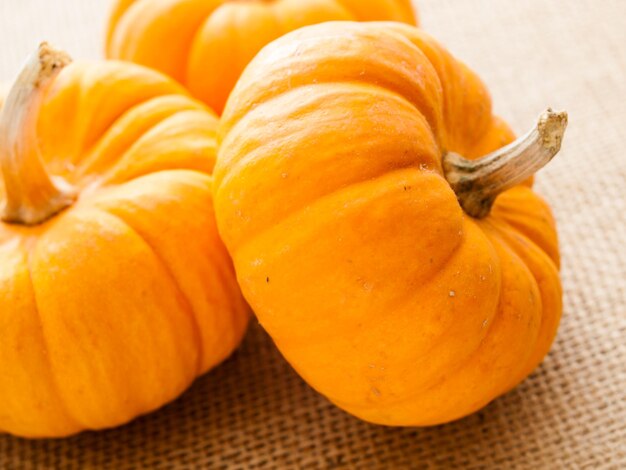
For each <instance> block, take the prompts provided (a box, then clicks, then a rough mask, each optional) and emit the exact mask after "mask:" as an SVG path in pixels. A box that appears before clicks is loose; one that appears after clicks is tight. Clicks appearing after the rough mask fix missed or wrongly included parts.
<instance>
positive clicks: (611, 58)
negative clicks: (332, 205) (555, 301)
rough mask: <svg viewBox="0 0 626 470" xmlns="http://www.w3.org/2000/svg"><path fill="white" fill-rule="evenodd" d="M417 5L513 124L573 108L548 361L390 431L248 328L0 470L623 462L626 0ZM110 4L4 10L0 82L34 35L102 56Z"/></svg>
mask: <svg viewBox="0 0 626 470" xmlns="http://www.w3.org/2000/svg"><path fill="white" fill-rule="evenodd" d="M420 8H421V13H422V19H423V25H424V27H425V28H427V29H428V30H430V31H431V32H433V33H434V34H435V35H436V36H438V37H439V38H440V39H441V40H442V41H443V42H444V43H446V44H447V45H448V47H449V48H450V49H451V50H452V51H453V52H454V53H455V54H456V55H457V56H459V57H461V58H463V59H464V60H465V61H466V62H468V63H469V64H470V65H471V66H472V67H473V68H475V69H476V70H477V71H479V72H480V73H481V75H482V76H483V77H484V79H485V81H486V82H487V83H488V84H489V86H490V88H491V91H492V93H493V97H494V102H495V106H496V110H497V111H498V112H499V113H500V114H502V115H503V116H504V117H505V118H506V119H508V120H509V121H510V122H511V123H512V124H513V126H514V127H515V128H516V129H517V130H518V131H523V130H525V129H526V128H527V127H528V126H529V125H530V124H531V123H532V122H533V121H534V118H535V116H536V115H537V114H538V113H539V112H540V111H542V110H543V108H544V107H545V106H546V105H552V106H555V107H557V108H565V109H567V110H569V112H570V116H571V125H570V129H569V132H568V136H567V142H566V144H565V147H564V150H563V153H562V154H561V155H560V156H559V157H558V159H557V160H556V161H555V162H554V163H553V164H552V165H551V166H550V167H549V168H548V169H547V170H545V171H544V172H542V173H541V175H540V177H539V179H538V189H539V191H540V192H541V193H543V194H544V195H545V197H546V198H547V199H548V200H549V201H550V202H551V203H552V205H553V207H554V210H555V213H556V215H557V217H558V220H559V225H560V233H561V237H562V248H563V259H564V263H563V281H564V285H565V314H564V318H563V322H562V326H561V330H560V332H559V336H558V339H557V342H556V344H555V346H554V348H553V351H552V352H551V354H550V356H549V357H548V358H547V360H546V361H545V363H544V364H543V366H542V367H541V368H540V369H539V370H538V371H536V373H535V374H534V375H533V376H532V377H531V378H529V379H528V380H526V381H525V382H524V383H523V384H522V385H521V386H520V387H518V388H517V389H516V390H514V391H513V392H511V393H509V394H508V395H507V396H505V397H503V398H501V399H499V400H497V401H495V402H494V403H493V404H491V405H490V406H489V407H487V408H486V409H485V410H483V411H481V412H480V413H478V414H476V415H474V416H471V417H469V418H467V419H464V420H462V421H460V422H456V423H452V424H449V425H446V426H440V427H436V428H431V429H389V428H383V427H377V426H371V425H368V424H365V423H362V422H359V421H358V420H356V419H354V418H352V417H350V416H348V415H346V414H344V413H343V412H342V411H340V410H338V409H336V408H335V407H333V406H332V405H331V404H329V403H328V402H327V401H326V400H325V399H324V398H323V397H321V396H319V395H317V394H316V393H315V392H313V391H312V390H311V389H310V388H309V387H308V386H307V385H306V384H304V383H303V382H302V380H301V379H300V378H299V377H298V376H297V375H296V374H295V373H294V372H293V371H292V370H291V368H290V367H289V365H288V364H286V363H285V361H284V360H283V359H282V358H281V357H280V356H279V354H278V353H277V352H276V350H275V349H274V347H273V346H272V343H271V341H270V340H269V338H268V337H267V336H266V335H265V334H264V333H263V332H262V331H261V330H260V328H259V327H258V326H256V325H255V326H253V327H252V328H251V331H250V334H249V335H248V337H247V340H246V341H245V343H244V345H243V346H242V348H241V349H240V350H239V352H237V353H236V354H235V356H234V357H232V358H231V359H230V360H229V361H228V362H227V363H226V364H224V365H223V366H221V367H220V368H218V369H217V370H215V371H214V372H212V373H211V374H209V375H208V376H206V377H204V378H202V379H201V380H199V381H198V382H197V383H196V385H195V386H194V387H193V388H192V389H191V390H190V391H189V392H188V393H187V394H186V395H185V396H183V397H182V398H181V399H180V400H178V401H177V402H176V403H174V404H172V405H170V406H169V407H167V408H165V409H164V410H162V411H160V412H157V413H155V414H153V415H151V416H148V417H145V418H142V419H140V420H138V421H136V422H134V423H132V424H130V425H128V426H126V427H124V428H122V429H118V430H113V431H108V432H103V433H90V434H84V435H81V436H78V437H76V438H72V439H68V440H61V441H39V442H28V441H23V440H18V439H14V438H11V437H0V468H3V469H5V468H6V469H13V468H16V469H17V468H19V469H30V468H60V469H75V468H76V469H78V468H112V469H131V468H224V469H226V468H234V469H237V468H242V469H244V468H267V469H271V468H281V469H283V468H284V469H289V468H311V469H315V468H374V469H375V468H383V469H384V468H389V469H403V468H415V469H422V468H424V469H431V468H432V469H434V468H444V469H447V468H468V469H479V468H504V469H579V468H589V469H592V468H593V469H596V468H602V469H618V468H626V151H625V149H626V25H625V24H624V23H625V22H626V1H625V0H602V1H596V0H568V1H565V0H524V1H513V0H510V1H502V0H421V5H420ZM106 9H107V0H87V1H86V0H55V1H52V2H51V1H47V0H0V47H1V49H0V50H1V55H0V79H2V80H6V79H8V78H10V77H11V75H12V74H13V73H14V72H15V71H16V69H17V67H18V65H19V64H20V63H21V62H22V60H23V57H24V55H25V54H26V53H27V52H29V51H30V50H32V49H33V48H34V47H35V45H36V43H37V42H38V41H39V40H40V39H43V38H46V39H50V40H51V41H53V42H55V43H56V44H59V45H61V46H63V47H65V48H67V49H68V50H70V51H72V52H73V53H74V55H75V56H78V57H81V56H93V57H97V56H98V55H99V51H100V44H99V43H100V38H101V35H98V34H97V33H98V32H99V29H101V26H102V23H103V21H104V14H105V11H106ZM0 341H1V338H0ZM0 373H2V371H0Z"/></svg>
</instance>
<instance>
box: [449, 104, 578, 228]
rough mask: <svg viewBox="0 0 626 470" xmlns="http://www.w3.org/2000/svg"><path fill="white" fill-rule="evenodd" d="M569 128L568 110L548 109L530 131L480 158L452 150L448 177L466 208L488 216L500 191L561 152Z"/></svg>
mask: <svg viewBox="0 0 626 470" xmlns="http://www.w3.org/2000/svg"><path fill="white" fill-rule="evenodd" d="M566 128H567V113H565V112H554V111H552V110H551V109H548V110H547V111H545V112H544V113H543V114H542V115H541V116H540V117H539V120H538V122H537V125H536V126H535V128H534V129H532V130H531V131H530V132H529V133H528V134H526V135H525V136H523V137H521V138H519V139H518V140H516V141H515V142H513V143H512V144H510V145H508V146H506V147H503V148H501V149H499V150H496V151H495V152H493V153H491V154H489V155H487V156H485V157H483V158H481V159H479V160H467V159H466V158H463V157H462V156H460V155H458V154H455V153H452V152H450V153H448V154H447V155H446V156H445V157H444V159H443V168H444V172H445V175H446V179H447V180H448V182H449V183H450V186H451V187H452V189H453V190H454V192H455V193H456V195H457V197H458V199H459V202H460V203H461V206H462V207H463V209H464V210H465V212H466V213H467V214H469V215H471V216H472V217H476V218H483V217H486V216H487V215H488V214H489V212H490V211H491V207H492V206H493V203H494V201H495V200H496V198H497V197H498V195H499V194H500V193H502V192H503V191H506V190H507V189H510V188H512V187H513V186H516V185H518V184H520V183H522V182H523V181H525V180H527V179H528V178H530V177H531V176H532V175H534V174H535V173H536V172H537V171H539V170H540V169H541V168H543V167H544V166H546V165H547V164H548V163H549V162H550V161H551V160H552V159H553V158H554V157H555V156H556V155H557V154H558V153H559V150H560V149H561V142H562V141H563V136H564V134H565V129H566Z"/></svg>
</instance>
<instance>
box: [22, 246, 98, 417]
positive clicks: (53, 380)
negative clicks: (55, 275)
mask: <svg viewBox="0 0 626 470" xmlns="http://www.w3.org/2000/svg"><path fill="white" fill-rule="evenodd" d="M37 243H38V240H34V241H33V244H34V245H33V246H32V247H31V249H30V250H29V251H28V252H27V253H26V268H27V272H28V279H29V281H30V288H31V291H32V294H33V302H34V304H35V309H34V310H35V312H36V315H37V320H38V321H37V323H38V324H39V327H40V330H39V331H40V332H41V341H42V343H43V347H44V350H45V351H46V352H45V354H43V356H44V357H45V358H46V359H45V360H46V363H47V364H48V370H49V371H50V383H51V385H52V387H53V393H54V394H55V395H56V398H57V401H58V403H60V404H61V407H62V409H63V414H65V416H66V418H67V419H68V421H69V422H70V423H71V424H72V425H73V426H74V427H76V428H80V427H83V428H89V427H90V426H88V425H87V424H86V423H83V422H81V421H80V420H79V419H78V418H76V417H75V416H73V414H72V413H71V412H70V406H69V405H68V404H67V402H66V400H65V397H64V396H63V394H62V393H61V386H60V385H59V381H58V378H57V375H56V373H55V371H54V366H53V363H52V360H51V359H50V356H49V354H48V351H49V350H50V349H49V346H48V341H47V339H46V331H45V328H44V326H43V321H42V319H41V315H40V312H39V303H38V300H37V290H36V289H35V282H34V281H33V275H32V266H31V253H32V252H33V251H34V248H35V247H36V245H37Z"/></svg>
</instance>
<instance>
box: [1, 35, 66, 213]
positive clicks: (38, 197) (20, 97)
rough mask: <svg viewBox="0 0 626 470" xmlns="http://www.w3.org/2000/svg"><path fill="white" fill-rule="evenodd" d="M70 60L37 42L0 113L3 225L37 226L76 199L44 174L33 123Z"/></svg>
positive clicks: (61, 184)
mask: <svg viewBox="0 0 626 470" xmlns="http://www.w3.org/2000/svg"><path fill="white" fill-rule="evenodd" d="M70 61H71V60H70V58H69V56H68V55H67V54H65V53H64V52H61V51H57V50H55V49H53V48H52V47H51V46H49V45H48V44H47V43H43V44H41V45H40V46H39V49H38V50H37V52H36V53H35V54H33V55H32V56H31V57H30V58H29V59H28V61H27V63H26V65H25V66H24V69H23V70H22V72H21V73H20V75H19V77H18V78H17V81H16V82H15V85H13V88H11V91H10V92H9V94H8V96H7V98H6V101H5V103H4V107H3V108H2V111H1V112H0V168H1V169H2V177H3V179H4V187H5V195H6V201H5V206H4V208H3V211H2V214H1V217H2V220H3V221H4V222H7V223H16V224H23V225H37V224H40V223H42V222H44V221H46V220H47V219H48V218H50V217H52V216H53V215H54V214H56V213H58V212H60V211H62V210H63V209H65V208H66V207H68V206H70V205H71V204H73V202H74V201H75V200H76V193H75V191H74V190H73V189H72V188H71V187H70V186H69V185H68V184H67V183H66V182H65V181H63V180H61V179H58V178H53V177H51V176H50V175H49V174H48V173H47V171H46V169H45V166H44V163H43V160H42V158H41V152H40V150H39V144H38V141H37V120H38V116H39V110H40V107H41V102H42V100H43V96H44V94H45V91H46V90H47V89H48V87H49V86H50V84H51V83H52V82H53V81H54V79H55V78H56V76H57V75H58V73H59V72H60V71H61V70H62V69H63V67H65V66H66V65H67V64H69V63H70Z"/></svg>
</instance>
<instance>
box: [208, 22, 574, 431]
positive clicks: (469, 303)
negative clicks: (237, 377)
mask: <svg viewBox="0 0 626 470" xmlns="http://www.w3.org/2000/svg"><path fill="white" fill-rule="evenodd" d="M566 121H567V119H566V115H565V114H564V113H555V112H552V111H548V112H546V113H544V114H543V115H542V117H541V119H540V121H539V123H538V125H537V127H536V128H535V129H533V130H532V131H531V132H530V133H528V134H527V135H526V136H524V137H523V138H521V139H520V140H518V141H516V142H515V143H513V144H512V146H510V147H505V148H502V147H503V146H504V145H505V144H508V143H509V142H511V141H512V140H513V138H514V137H513V134H512V132H511V131H510V129H509V128H508V127H507V125H506V124H505V123H504V122H502V121H501V120H500V119H498V118H497V117H495V116H494V115H493V114H492V111H491V103H490V99H489V95H488V93H487V90H486V89H485V87H484V85H483V84H482V83H481V82H480V80H479V79H478V77H477V76H476V75H475V74H474V73H473V72H471V71H470V70H469V69H468V68H467V67H465V66H464V65H463V64H461V63H460V62H458V61H456V60H455V59H454V58H453V57H452V56H450V54H448V53H447V52H446V50H445V49H444V48H443V47H441V46H440V45H439V44H437V42H435V41H434V40H433V39H432V38H431V37H429V36H428V35H426V34H425V33H423V32H420V31H419V30H417V29H415V28H412V27H409V26H405V25H401V24H399V23H350V22H337V23H327V24H323V25H317V26H311V27H307V28H304V29H301V30H299V31H297V32H294V33H291V34H289V35H287V36H285V37H283V38H281V39H279V40H277V41H275V42H274V43H272V44H271V45H269V46H267V48H265V49H264V50H263V51H262V52H261V53H260V54H259V55H258V56H257V57H256V58H255V59H254V61H253V62H252V63H251V64H250V65H249V67H248V68H247V70H246V72H245V73H244V75H243V76H242V78H241V80H240V81H239V83H238V84H237V86H236V88H235V90H234V91H233V93H232V95H231V97H230V100H229V102H228V104H227V106H226V110H225V112H224V115H223V116H222V120H221V124H220V130H219V137H218V138H219V142H220V148H219V151H218V163H217V165H216V169H215V186H214V195H215V196H214V197H215V204H216V214H217V218H218V226H219V228H220V232H221V234H222V237H223V239H224V241H225V243H226V246H227V247H228V249H229V251H230V253H231V255H232V257H233V259H234V263H235V269H236V271H237V276H238V279H239V283H240V285H241V286H242V289H243V292H244V296H245V297H246V298H247V300H248V301H249V303H250V304H251V306H252V308H253V310H254V311H255V312H256V314H257V315H258V318H259V320H260V322H261V324H262V325H263V326H264V328H265V329H266V330H267V331H268V332H269V334H270V335H271V336H272V338H273V339H274V341H275V342H276V344H277V346H278V348H279V349H280V350H281V351H282V353H283V354H284V356H285V357H286V358H287V359H288V360H289V362H290V363H291V364H292V365H293V366H294V368H295V369H296V370H297V371H298V372H299V373H300V374H301V375H302V377H304V379H306V380H307V381H308V382H309V384H311V385H312V386H313V387H314V388H315V389H317V390H318V391H320V392H321V393H323V394H324V395H326V396H327V397H328V398H329V399H330V400H331V401H333V402H334V403H336V404H337V405H338V406H340V407H341V408H343V409H345V410H347V411H348V412H350V413H353V414H354V415H356V416H358V417H360V418H362V419H364V420H367V421H371V422H374V423H380V424H386V425H411V426H413V425H420V426H422V425H434V424H438V423H444V422H447V421H451V420H454V419H457V418H460V417H462V416H465V415H467V414H469V413H472V412H474V411H476V410H478V409H479V408H481V407H483V406H485V405H486V404H487V403H489V402H490V401H491V400H493V399H494V398H496V397H497V396H499V395H501V394H503V393H505V392H506V391H508V390H510V389H511V388H512V387H514V386H515V385H517V384H518V383H519V382H520V381H521V380H523V379H524V378H525V377H526V376H528V374H530V372H531V371H532V370H533V369H534V368H535V367H536V366H537V365H538V364H539V363H540V361H541V360H542V358H543V357H544V356H545V354H546V353H547V352H548V350H549V348H550V345H551V343H552V341H553V338H554V336H555V333H556V331H557V325H558V323H559V317H560V315H561V285H560V282H559V274H558V266H559V251H558V243H557V233H556V231H555V223H554V220H553V218H552V215H551V212H550V209H549V207H548V206H547V205H546V203H545V202H544V201H543V200H542V199H541V198H540V197H539V196H537V195H536V194H535V193H534V192H533V190H532V189H531V188H530V187H529V183H528V178H529V177H530V176H531V175H532V174H533V173H534V172H536V171H537V170H538V169H539V168H540V167H542V166H543V165H545V164H546V163H547V162H548V161H549V160H550V159H551V158H552V157H553V156H554V155H555V154H556V153H557V152H558V150H559V148H560V144H561V139H562V137H563V132H564V130H565V126H566ZM490 152H494V153H490ZM461 155H462V156H463V157H461ZM523 182H524V183H523ZM494 201H495V202H494Z"/></svg>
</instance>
